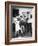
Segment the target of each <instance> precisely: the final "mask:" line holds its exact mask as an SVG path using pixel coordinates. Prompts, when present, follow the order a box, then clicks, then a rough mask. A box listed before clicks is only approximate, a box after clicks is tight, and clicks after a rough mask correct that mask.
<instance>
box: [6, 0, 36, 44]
mask: <svg viewBox="0 0 38 46" xmlns="http://www.w3.org/2000/svg"><path fill="white" fill-rule="evenodd" d="M34 42H37V4H36V3H24V2H9V1H7V2H5V44H21V43H34Z"/></svg>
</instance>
